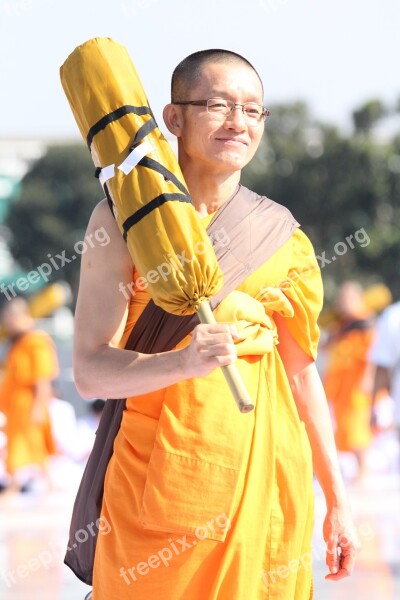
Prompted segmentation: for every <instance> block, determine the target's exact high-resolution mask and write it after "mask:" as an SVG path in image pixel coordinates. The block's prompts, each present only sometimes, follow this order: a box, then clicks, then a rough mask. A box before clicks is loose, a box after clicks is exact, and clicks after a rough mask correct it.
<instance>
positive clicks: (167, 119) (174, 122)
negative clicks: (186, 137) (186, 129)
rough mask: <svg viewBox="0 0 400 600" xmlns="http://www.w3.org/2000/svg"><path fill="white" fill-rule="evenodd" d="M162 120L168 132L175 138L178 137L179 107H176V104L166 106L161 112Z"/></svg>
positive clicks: (180, 117)
mask: <svg viewBox="0 0 400 600" xmlns="http://www.w3.org/2000/svg"><path fill="white" fill-rule="evenodd" d="M163 118H164V123H165V125H166V126H167V127H168V130H169V131H170V132H171V133H172V134H173V135H175V136H176V137H180V134H181V127H182V111H181V110H180V107H177V106H176V104H167V105H166V106H165V107H164V110H163Z"/></svg>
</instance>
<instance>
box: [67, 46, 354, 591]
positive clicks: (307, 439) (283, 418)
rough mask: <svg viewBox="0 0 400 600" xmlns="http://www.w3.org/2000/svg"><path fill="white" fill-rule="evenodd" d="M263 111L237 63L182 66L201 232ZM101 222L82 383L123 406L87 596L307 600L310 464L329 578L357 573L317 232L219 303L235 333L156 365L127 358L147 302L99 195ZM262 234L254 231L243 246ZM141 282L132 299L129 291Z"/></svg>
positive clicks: (85, 276) (205, 335) (252, 141)
mask: <svg viewBox="0 0 400 600" xmlns="http://www.w3.org/2000/svg"><path fill="white" fill-rule="evenodd" d="M262 105H263V88H262V84H261V81H260V78H259V76H258V74H257V72H256V71H255V70H254V68H253V67H252V65H251V64H250V63H248V61H247V60H245V59H244V58H242V57H240V56H239V55H237V54H235V53H232V52H228V51H223V50H208V51H202V52H198V53H195V54H193V55H191V56H190V57H188V58H186V59H185V60H184V61H182V63H180V65H178V67H177V69H176V70H175V72H174V75H173V81H172V101H171V104H168V105H167V106H166V107H165V109H164V119H165V123H166V125H167V127H168V129H169V130H170V131H171V133H173V134H174V135H175V136H176V137H177V139H178V149H179V162H180V166H181V168H182V170H183V174H184V177H185V179H186V182H187V184H188V187H189V191H190V194H191V196H192V199H193V203H194V206H195V208H196V209H197V211H198V213H199V215H200V216H201V217H202V218H203V222H204V224H205V225H207V224H208V223H209V221H210V220H211V218H212V217H213V215H214V214H215V211H218V209H219V208H220V207H221V206H222V205H223V204H224V202H226V201H227V200H229V199H232V198H233V197H234V196H235V198H234V200H237V201H238V202H239V201H240V198H241V194H242V191H243V188H241V186H240V184H239V181H240V173H241V169H242V168H243V167H244V166H245V165H246V164H247V163H248V162H249V161H250V160H251V159H252V157H253V156H254V154H255V152H256V150H257V147H258V145H259V143H260V140H261V137H262V134H263V130H264V126H263V125H264V123H263V122H264V119H265V116H266V111H265V110H264V109H263V106H262ZM100 226H105V227H106V229H107V231H108V233H109V235H110V239H111V242H110V244H109V245H108V246H107V249H106V251H107V257H106V258H105V257H104V251H98V249H97V248H96V249H93V250H92V251H91V252H90V253H87V254H86V255H85V256H83V260H82V269H81V282H80V289H79V298H78V303H77V310H76V336H75V350H74V364H75V367H74V368H75V376H76V382H77V385H78V388H79V390H80V392H81V393H82V394H83V395H84V396H87V397H93V396H100V397H110V398H121V397H127V408H126V410H125V412H124V415H123V419H122V425H121V429H120V431H119V434H118V435H117V438H116V440H115V444H114V454H113V456H112V458H111V461H110V463H109V466H108V470H107V475H106V480H105V489H104V498H103V506H102V516H103V518H104V519H107V521H108V522H109V524H110V528H111V531H110V532H109V533H108V535H104V536H99V539H98V542H97V547H96V556H95V567H94V583H93V598H94V599H95V600H121V599H122V598H123V599H127V600H128V599H131V598H132V599H135V600H138V599H146V600H147V599H148V598H152V599H153V598H158V597H160V598H163V600H178V599H187V600H233V599H235V600H242V599H243V600H244V599H246V600H247V599H248V600H256V599H257V600H258V599H261V598H263V599H264V598H272V597H273V598H275V599H278V598H279V599H280V600H291V599H296V600H309V599H310V598H311V597H312V573H311V562H312V557H311V536H312V529H313V488H312V476H313V466H314V470H315V473H316V475H317V477H318V479H319V481H320V483H321V486H322V489H323V491H324V494H325V497H326V503H327V515H326V519H325V522H324V538H325V541H326V544H327V550H328V551H327V564H328V566H329V574H328V575H327V577H328V578H329V579H333V580H338V579H341V578H342V577H345V576H347V575H349V574H350V573H351V572H352V570H353V567H354V561H355V554H356V549H357V545H358V542H357V539H356V535H355V532H354V528H353V525H352V520H351V516H350V513H349V508H348V502H347V499H346V495H345V490H344V486H343V482H342V479H341V475H340V470H339V467H338V463H337V458H336V450H335V445H334V439H333V433H332V428H331V424H330V417H329V412H328V408H327V402H326V398H325V395H324V391H323V388H322V384H321V381H320V379H319V377H318V374H317V371H316V368H315V364H314V360H315V356H316V348H317V343H318V327H317V324H316V320H317V317H318V314H319V311H320V308H321V304H322V286H321V278H320V273H319V269H318V265H317V261H316V259H315V255H314V252H313V249H312V246H311V244H310V242H309V240H308V239H307V237H306V236H305V235H304V233H302V232H301V231H300V230H298V229H297V230H296V231H295V233H294V234H293V235H292V236H291V237H290V238H289V240H288V241H287V242H286V243H285V244H284V245H283V246H282V247H281V248H280V249H279V250H277V252H276V253H275V254H274V256H272V258H270V259H269V260H268V261H266V262H265V263H264V264H263V265H262V267H260V268H259V269H258V270H257V271H255V272H254V273H253V274H252V275H250V276H249V277H247V279H244V281H243V283H242V284H241V285H240V286H239V287H238V288H237V289H236V290H235V291H234V292H233V293H231V294H229V295H228V296H227V297H226V298H225V299H224V300H223V301H222V302H221V304H220V305H219V307H218V308H217V310H216V311H215V314H216V317H217V320H219V321H223V322H225V323H226V322H228V323H229V322H234V323H235V325H236V329H237V331H238V333H236V332H235V327H233V326H230V325H226V324H222V323H219V324H214V325H206V324H201V325H198V326H197V327H195V329H194V330H193V332H192V335H190V336H187V338H186V339H185V340H183V341H182V342H181V343H180V344H179V346H178V347H177V348H175V349H174V350H172V351H168V352H163V353H158V354H152V355H145V354H141V353H137V352H130V351H126V350H124V349H123V346H124V344H125V341H126V339H127V337H128V335H129V332H130V331H131V329H132V327H133V326H134V324H135V322H136V321H137V320H138V317H139V315H140V314H141V312H142V310H143V308H144V306H145V305H146V304H147V302H148V301H149V295H148V294H147V292H146V290H143V288H141V287H139V286H138V285H136V280H137V278H138V273H137V271H136V270H135V265H133V264H132V261H131V259H130V256H129V253H128V251H127V248H126V246H125V243H124V241H123V239H122V237H121V235H120V233H119V230H118V228H117V226H116V224H115V222H114V219H113V217H112V215H111V212H110V210H109V208H108V206H107V203H106V202H105V201H103V202H101V203H100V204H99V205H98V206H97V208H96V209H95V211H94V213H93V215H92V217H91V220H90V222H89V226H88V235H90V233H92V232H94V231H95V230H96V229H97V228H98V227H100ZM262 226H263V224H262V223H259V222H257V223H256V222H252V220H251V218H249V219H248V220H247V221H246V222H244V223H243V227H246V228H247V229H248V243H249V245H250V246H249V247H250V251H251V239H252V237H251V235H252V228H255V227H262ZM144 251H145V249H144ZM236 258H237V260H240V259H241V256H237V257H236ZM243 268H244V269H245V265H243ZM142 275H143V274H142ZM132 279H133V287H132V285H131V289H132V290H133V293H132V297H131V299H130V300H129V299H127V298H126V294H122V293H120V292H119V291H118V290H120V289H121V282H122V284H123V286H122V287H123V289H126V288H127V289H130V288H129V284H132ZM278 342H279V343H278ZM235 360H236V365H237V367H238V369H239V371H240V373H241V375H242V377H243V379H244V381H245V384H246V386H247V388H248V390H249V392H250V395H251V397H252V398H253V399H254V400H255V403H256V407H255V410H254V411H253V412H251V413H248V414H246V415H243V414H241V413H239V411H238V410H237V407H236V405H235V402H234V401H233V399H232V396H231V395H230V392H229V389H228V387H227V385H226V382H225V380H224V378H223V375H222V374H221V370H220V369H217V367H220V366H221V365H226V364H230V363H232V362H233V361H235ZM282 566H284V567H285V573H284V574H282Z"/></svg>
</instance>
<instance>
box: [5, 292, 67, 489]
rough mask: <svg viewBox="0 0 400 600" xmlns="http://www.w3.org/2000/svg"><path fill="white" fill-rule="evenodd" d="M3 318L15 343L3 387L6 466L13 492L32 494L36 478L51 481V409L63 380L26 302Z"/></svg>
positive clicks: (16, 301) (13, 304)
mask: <svg viewBox="0 0 400 600" xmlns="http://www.w3.org/2000/svg"><path fill="white" fill-rule="evenodd" d="M0 318H1V322H2V325H3V327H4V329H5V330H6V332H7V334H8V336H9V340H10V348H9V351H8V354H7V356H6V359H5V364H4V376H3V381H2V383H1V385H0V410H1V411H2V412H3V413H4V414H5V417H6V419H7V421H6V425H5V433H6V437H7V458H6V466H7V470H8V472H9V473H10V475H11V477H12V480H13V487H15V488H17V489H19V490H20V491H28V489H29V487H30V485H31V483H32V482H33V480H34V479H35V477H37V476H43V475H46V466H47V459H48V457H49V456H50V455H51V454H54V452H55V446H54V440H53V436H52V433H51V428H50V418H49V412H48V405H49V401H50V400H51V397H52V380H53V379H55V378H56V377H57V375H58V361H57V354H56V350H55V347H54V344H53V342H52V340H51V338H50V337H49V335H48V334H47V333H45V332H44V331H40V330H36V329H34V320H33V319H32V317H31V315H30V313H29V308H28V304H27V302H26V300H25V299H23V298H21V297H15V298H13V299H12V300H10V301H9V302H7V303H6V304H5V305H4V306H3V307H2V310H1V312H0Z"/></svg>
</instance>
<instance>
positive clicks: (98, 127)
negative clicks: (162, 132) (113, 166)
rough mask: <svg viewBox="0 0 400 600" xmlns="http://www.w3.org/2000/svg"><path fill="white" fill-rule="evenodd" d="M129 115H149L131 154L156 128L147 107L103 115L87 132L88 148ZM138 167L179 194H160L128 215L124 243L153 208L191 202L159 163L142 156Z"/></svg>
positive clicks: (186, 191) (130, 149)
mask: <svg viewBox="0 0 400 600" xmlns="http://www.w3.org/2000/svg"><path fill="white" fill-rule="evenodd" d="M131 113H133V114H136V115H151V118H150V119H148V120H147V121H146V122H145V123H143V125H142V126H141V127H139V129H138V131H137V132H136V135H135V137H134V139H133V140H132V142H131V144H130V146H129V151H130V152H132V150H134V148H135V147H137V145H138V144H139V143H140V142H141V141H143V140H144V138H145V137H146V136H147V135H148V134H149V133H150V132H151V131H153V130H154V129H156V128H157V127H158V125H157V122H156V120H155V119H154V115H153V113H152V112H151V109H150V108H149V107H148V106H131V105H126V106H121V107H120V108H117V109H116V110H114V111H113V112H111V113H109V114H108V115H105V116H104V117H102V118H101V119H100V120H99V121H97V123H95V124H94V125H93V127H91V128H90V130H89V133H88V135H87V143H88V146H89V148H90V146H91V144H92V142H93V138H94V136H95V135H96V134H97V133H99V132H100V131H102V130H103V129H105V127H107V125H109V124H110V123H113V122H114V121H117V120H118V119H120V118H121V117H123V116H125V115H128V114H131ZM138 165H140V166H141V167H146V168H148V169H153V171H156V172H157V173H159V174H160V175H162V176H163V177H164V178H165V179H166V180H167V181H171V183H173V184H174V185H175V186H176V187H177V188H178V190H179V191H180V192H181V193H180V194H179V193H176V192H175V193H171V194H160V195H159V196H157V197H156V198H154V199H153V200H151V202H148V203H147V204H146V205H145V206H142V207H141V208H140V209H139V210H137V211H136V212H135V213H133V214H132V215H130V217H128V218H127V219H126V220H125V222H124V223H123V229H124V240H125V241H126V239H127V235H128V231H129V230H130V228H131V227H132V226H133V225H136V223H138V222H139V221H140V220H141V219H143V217H145V216H146V215H148V214H149V213H150V212H151V211H152V210H154V209H155V208H159V207H160V206H161V205H162V204H164V203H165V202H169V201H171V200H178V201H180V202H190V203H191V202H192V200H191V198H190V195H189V192H188V190H187V189H186V187H185V186H184V185H183V183H182V182H181V181H179V179H178V178H177V177H176V176H175V175H174V174H173V173H172V171H170V170H169V169H167V168H166V167H164V166H163V165H162V164H161V163H159V162H158V161H156V160H154V159H153V158H149V157H148V156H144V157H143V158H142V159H141V160H140V161H139V163H138ZM101 170H102V167H97V168H96V170H95V177H97V178H99V177H100V173H101ZM103 187H104V191H105V193H106V196H107V201H108V204H109V206H110V208H112V200H111V196H110V193H109V191H108V189H107V186H106V184H105V185H104V186H103Z"/></svg>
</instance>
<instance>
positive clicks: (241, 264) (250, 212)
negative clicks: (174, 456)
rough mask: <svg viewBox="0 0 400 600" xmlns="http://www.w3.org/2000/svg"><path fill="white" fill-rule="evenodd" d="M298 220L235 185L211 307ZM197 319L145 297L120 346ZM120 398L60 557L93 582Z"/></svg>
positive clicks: (163, 345)
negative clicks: (219, 277)
mask: <svg viewBox="0 0 400 600" xmlns="http://www.w3.org/2000/svg"><path fill="white" fill-rule="evenodd" d="M298 226H299V224H298V223H297V221H296V220H295V219H294V218H293V216H292V214H291V213H290V212H289V211H288V210H287V209H286V208H285V207H283V206H281V205H280V204H277V203H276V202H273V201H272V200H269V199H268V198H266V197H265V196H258V195H257V194H255V193H254V192H252V191H250V190H248V189H247V188H245V187H243V186H239V187H238V189H237V190H236V192H235V193H234V195H233V196H232V197H231V198H229V200H227V201H226V202H224V204H223V205H222V206H221V207H220V208H219V209H218V211H217V212H216V214H215V215H214V217H213V219H212V220H211V222H210V224H209V226H208V228H207V233H208V235H209V237H210V238H211V240H212V244H213V248H214V251H215V254H216V257H217V259H218V263H219V266H220V268H221V270H222V272H223V274H224V286H223V288H222V290H220V292H218V294H216V295H215V296H214V297H213V298H212V299H211V306H212V308H213V309H215V308H216V307H217V306H218V304H219V303H220V302H221V301H222V300H223V298H224V297H225V296H227V295H228V294H229V293H230V292H231V291H232V290H234V289H235V288H236V287H238V285H240V283H241V282H242V281H244V280H245V279H246V278H247V277H248V276H249V275H250V274H251V273H253V272H254V271H256V270H257V269H258V268H259V267H260V266H261V265H262V264H263V263H264V262H265V261H267V260H268V259H269V258H271V256H272V255H273V254H274V253H275V252H276V251H277V250H279V248H280V247H281V246H283V244H284V243H285V242H286V241H287V240H288V239H289V238H290V236H291V235H292V233H293V232H294V231H295V229H296V228H297V227H298ZM198 323H199V320H198V317H197V315H196V314H195V315H191V316H187V317H180V316H177V315H172V314H170V313H167V312H165V311H164V310H163V309H162V308H160V307H158V306H156V305H155V304H154V302H153V301H152V300H150V302H148V304H147V306H146V308H145V309H144V311H143V312H142V314H141V316H140V318H139V319H138V321H137V323H136V325H135V327H134V328H133V330H132V332H131V335H130V336H129V339H128V341H127V343H126V346H125V348H126V349H127V350H135V351H136V352H142V353H145V354H154V353H156V352H166V351H168V350H172V349H173V348H174V347H175V346H176V345H177V344H178V343H179V342H180V341H181V340H183V339H184V337H186V335H188V334H189V333H190V331H192V330H193V328H194V327H195V326H196V325H197V324H198ZM125 402H126V401H125V399H120V400H107V402H106V405H105V407H104V410H103V413H102V416H101V420H100V424H99V427H98V430H97V432H96V440H95V443H94V446H93V450H92V452H91V454H90V457H89V459H88V462H87V464H86V468H85V471H84V473H83V476H82V480H81V484H80V486H79V489H78V493H77V496H76V499H75V504H74V508H73V513H72V518H71V525H70V532H69V542H68V547H67V553H66V555H65V559H64V562H65V564H66V565H68V566H69V567H70V568H71V569H72V571H73V572H74V573H75V575H76V576H77V577H78V578H79V579H80V580H81V581H83V582H84V583H87V584H88V585H91V584H92V573H93V562H94V553H95V549H96V541H97V534H98V526H99V521H98V519H99V517H100V511H101V505H102V500H103V486H104V477H105V473H106V470H107V465H108V462H109V460H110V458H111V456H112V453H113V445H114V439H115V437H116V435H117V433H118V431H119V428H120V425H121V420H122V414H123V411H124V409H125ZM232 402H233V400H232ZM96 523H97V529H96V530H95V529H94V527H95V526H96ZM82 530H84V531H85V532H86V533H89V535H85V538H86V541H84V542H82V541H79V539H80V537H81V536H79V535H77V534H78V533H79V532H81V531H82ZM127 533H128V534H129V532H127Z"/></svg>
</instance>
